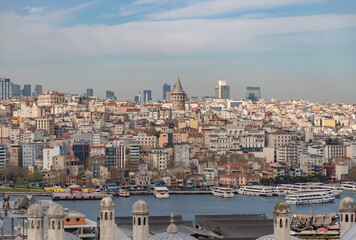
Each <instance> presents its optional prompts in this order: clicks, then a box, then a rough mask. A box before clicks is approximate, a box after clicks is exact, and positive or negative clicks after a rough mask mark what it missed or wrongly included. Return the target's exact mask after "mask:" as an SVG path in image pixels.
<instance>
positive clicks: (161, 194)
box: [153, 187, 169, 198]
mask: <svg viewBox="0 0 356 240" xmlns="http://www.w3.org/2000/svg"><path fill="white" fill-rule="evenodd" d="M153 194H154V195H155V197H156V198H169V191H168V188H166V187H155V188H154V189H153Z"/></svg>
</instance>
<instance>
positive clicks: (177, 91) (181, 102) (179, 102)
mask: <svg viewBox="0 0 356 240" xmlns="http://www.w3.org/2000/svg"><path fill="white" fill-rule="evenodd" d="M171 100H172V109H173V110H183V111H184V110H185V100H186V95H185V93H184V91H183V88H182V84H181V83H180V79H179V73H178V79H177V82H176V85H175V86H174V89H173V90H172V92H171Z"/></svg>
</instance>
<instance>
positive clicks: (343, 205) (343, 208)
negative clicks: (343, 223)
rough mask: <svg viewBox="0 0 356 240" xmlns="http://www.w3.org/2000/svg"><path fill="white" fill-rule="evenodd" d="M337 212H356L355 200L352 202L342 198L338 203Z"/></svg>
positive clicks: (347, 198)
mask: <svg viewBox="0 0 356 240" xmlns="http://www.w3.org/2000/svg"><path fill="white" fill-rule="evenodd" d="M339 211H340V212H355V211H356V206H355V200H353V199H352V198H350V197H345V198H343V199H342V200H341V201H340V205H339Z"/></svg>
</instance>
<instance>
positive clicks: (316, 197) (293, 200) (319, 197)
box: [286, 192, 335, 205]
mask: <svg viewBox="0 0 356 240" xmlns="http://www.w3.org/2000/svg"><path fill="white" fill-rule="evenodd" d="M333 201H335V197H333V196H331V195H330V194H329V193H327V192H300V193H291V194H287V195H286V203H287V204H294V205H302V204H311V203H312V204H316V203H329V202H333Z"/></svg>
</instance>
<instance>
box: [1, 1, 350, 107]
mask: <svg viewBox="0 0 356 240" xmlns="http://www.w3.org/2000/svg"><path fill="white" fill-rule="evenodd" d="M177 72H179V73H180V78H181V82H182V85H183V88H184V90H185V91H186V92H187V94H188V95H189V96H199V97H200V96H206V95H210V96H212V95H214V87H215V85H216V84H217V81H218V80H219V79H220V78H223V79H224V80H226V81H227V83H228V85H230V86H231V97H233V98H236V99H238V98H243V97H244V95H245V88H246V87H247V86H260V87H261V93H262V96H263V97H279V98H282V99H285V100H287V99H295V98H305V99H308V100H311V101H325V102H340V101H344V102H347V103H353V104H356V1H355V0H136V1H134V0H131V1H124V0H121V1H116V0H104V1H103V0H101V1H93V2H88V1H74V0H66V1H65V0H61V1H48V0H36V1H34V0H33V1H31V0H26V1H25V0H22V1H20V0H11V1H9V0H0V77H8V78H11V79H12V81H13V82H15V83H18V84H21V85H23V84H25V83H31V84H42V85H43V87H44V89H45V90H58V91H61V92H72V93H74V92H76V93H84V92H85V89H86V88H94V94H95V95H96V96H99V97H104V93H105V90H106V89H108V90H112V91H114V92H115V93H116V95H117V96H118V98H119V99H131V100H132V99H133V97H134V95H137V94H138V92H139V91H140V90H141V91H143V90H144V89H151V90H152V94H153V99H158V98H162V85H163V84H164V83H169V84H172V85H173V84H174V82H175V81H176V78H177Z"/></svg>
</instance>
